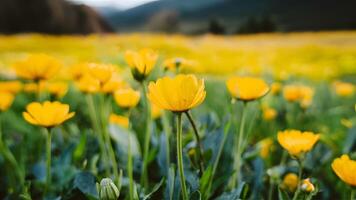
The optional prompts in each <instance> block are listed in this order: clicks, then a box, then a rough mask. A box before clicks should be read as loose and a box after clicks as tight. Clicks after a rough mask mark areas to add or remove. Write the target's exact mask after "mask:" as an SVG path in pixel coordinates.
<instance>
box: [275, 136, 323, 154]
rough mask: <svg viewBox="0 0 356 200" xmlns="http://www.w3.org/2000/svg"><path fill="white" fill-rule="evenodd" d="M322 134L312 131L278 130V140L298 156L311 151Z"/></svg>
mask: <svg viewBox="0 0 356 200" xmlns="http://www.w3.org/2000/svg"><path fill="white" fill-rule="evenodd" d="M319 137H320V135H319V134H314V133H312V132H301V131H298V130H285V131H279V132H278V136H277V139H278V142H279V144H280V145H281V146H282V147H283V148H284V149H286V150H287V151H288V152H289V153H290V154H291V155H293V156H298V155H299V154H301V153H304V152H308V151H310V150H311V149H312V148H313V146H314V144H315V143H316V142H317V141H318V140H319Z"/></svg>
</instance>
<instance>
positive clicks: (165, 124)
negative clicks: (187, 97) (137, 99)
mask: <svg viewBox="0 0 356 200" xmlns="http://www.w3.org/2000/svg"><path fill="white" fill-rule="evenodd" d="M161 120H162V124H163V129H164V133H165V134H166V165H167V177H168V174H169V164H170V163H171V156H170V151H169V150H170V145H169V138H170V135H171V131H172V130H171V128H170V126H169V120H168V116H167V112H164V113H163V114H162V118H161Z"/></svg>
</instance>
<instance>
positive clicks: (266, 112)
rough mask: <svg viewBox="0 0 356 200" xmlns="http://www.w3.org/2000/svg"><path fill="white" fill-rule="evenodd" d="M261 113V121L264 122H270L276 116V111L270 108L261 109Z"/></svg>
mask: <svg viewBox="0 0 356 200" xmlns="http://www.w3.org/2000/svg"><path fill="white" fill-rule="evenodd" d="M262 112H263V113H262V116H263V119H264V120H266V121H271V120H273V119H275V118H276V116H277V111H276V110H275V109H273V108H270V107H266V108H263V109H262Z"/></svg>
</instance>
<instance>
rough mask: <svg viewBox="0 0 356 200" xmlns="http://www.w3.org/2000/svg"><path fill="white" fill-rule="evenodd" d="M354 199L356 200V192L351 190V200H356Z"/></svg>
mask: <svg viewBox="0 0 356 200" xmlns="http://www.w3.org/2000/svg"><path fill="white" fill-rule="evenodd" d="M354 199H355V190H354V189H353V188H351V195H350V200H354Z"/></svg>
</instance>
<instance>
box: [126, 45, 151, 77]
mask: <svg viewBox="0 0 356 200" xmlns="http://www.w3.org/2000/svg"><path fill="white" fill-rule="evenodd" d="M125 59H126V62H127V64H128V65H129V66H130V67H131V69H132V72H133V76H134V78H135V79H136V80H138V81H141V80H143V79H145V77H146V76H148V74H149V73H150V72H151V71H152V69H153V67H154V66H155V64H156V62H157V59H158V55H157V54H156V53H155V52H154V51H152V50H151V49H141V50H140V51H138V52H136V51H126V53H125Z"/></svg>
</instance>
